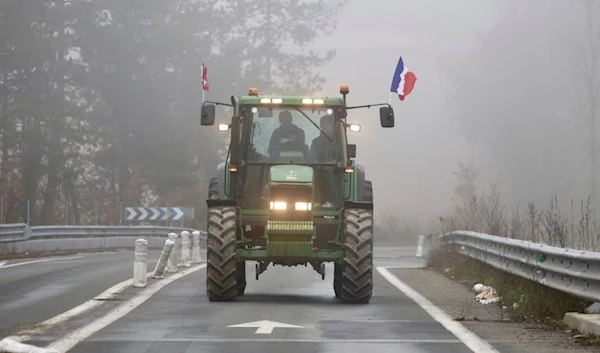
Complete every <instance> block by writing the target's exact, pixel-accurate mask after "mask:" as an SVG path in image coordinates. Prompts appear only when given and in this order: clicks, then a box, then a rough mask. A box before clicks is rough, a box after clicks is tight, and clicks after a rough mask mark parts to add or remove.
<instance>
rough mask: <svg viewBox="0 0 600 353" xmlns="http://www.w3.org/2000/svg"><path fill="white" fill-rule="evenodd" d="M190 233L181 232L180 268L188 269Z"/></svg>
mask: <svg viewBox="0 0 600 353" xmlns="http://www.w3.org/2000/svg"><path fill="white" fill-rule="evenodd" d="M190 245H191V242H190V232H188V231H187V230H184V231H183V232H181V263H180V264H179V265H180V266H183V267H190V265H191V264H190V250H191V246H190Z"/></svg>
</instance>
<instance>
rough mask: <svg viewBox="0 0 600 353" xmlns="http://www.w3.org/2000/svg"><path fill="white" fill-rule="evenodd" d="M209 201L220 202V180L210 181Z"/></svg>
mask: <svg viewBox="0 0 600 353" xmlns="http://www.w3.org/2000/svg"><path fill="white" fill-rule="evenodd" d="M208 199H209V200H218V199H219V179H218V178H210V179H209V180H208Z"/></svg>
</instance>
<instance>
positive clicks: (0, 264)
mask: <svg viewBox="0 0 600 353" xmlns="http://www.w3.org/2000/svg"><path fill="white" fill-rule="evenodd" d="M7 262H8V261H6V260H5V261H0V268H2V267H3V266H4V265H6V263H7Z"/></svg>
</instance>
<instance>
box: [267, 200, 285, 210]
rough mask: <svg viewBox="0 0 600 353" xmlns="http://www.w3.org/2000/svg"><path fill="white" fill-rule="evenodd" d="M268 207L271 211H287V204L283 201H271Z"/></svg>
mask: <svg viewBox="0 0 600 353" xmlns="http://www.w3.org/2000/svg"><path fill="white" fill-rule="evenodd" d="M270 206H271V209H272V210H278V211H284V210H285V209H287V203H286V202H285V201H274V202H273V201H271V203H270Z"/></svg>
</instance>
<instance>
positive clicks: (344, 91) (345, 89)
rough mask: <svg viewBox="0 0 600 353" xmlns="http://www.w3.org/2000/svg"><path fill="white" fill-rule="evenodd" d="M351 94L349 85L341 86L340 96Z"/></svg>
mask: <svg viewBox="0 0 600 353" xmlns="http://www.w3.org/2000/svg"><path fill="white" fill-rule="evenodd" d="M348 93H350V87H348V85H341V86H340V94H348Z"/></svg>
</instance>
